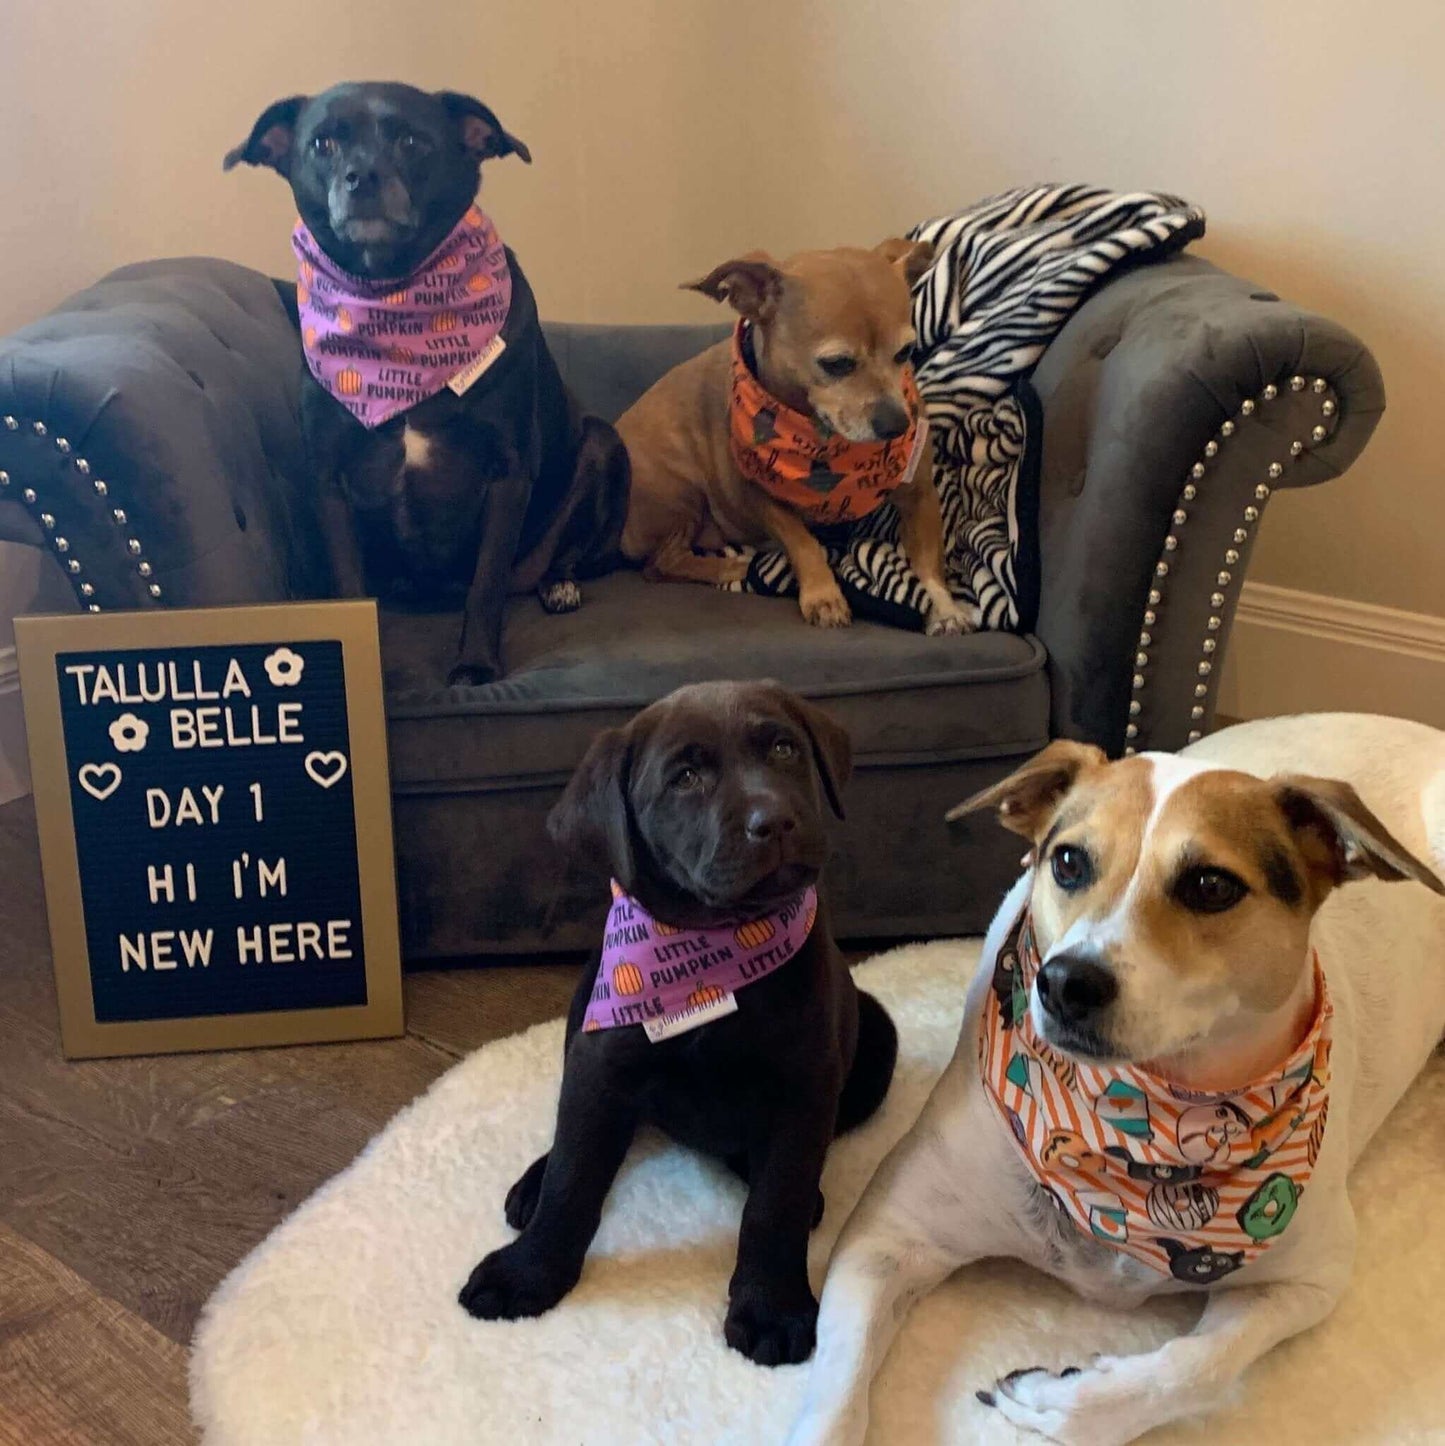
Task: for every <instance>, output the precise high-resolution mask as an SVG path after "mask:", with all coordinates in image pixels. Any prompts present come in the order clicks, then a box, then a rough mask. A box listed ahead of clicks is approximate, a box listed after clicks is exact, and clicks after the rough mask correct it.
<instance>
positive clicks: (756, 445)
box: [728, 321, 928, 526]
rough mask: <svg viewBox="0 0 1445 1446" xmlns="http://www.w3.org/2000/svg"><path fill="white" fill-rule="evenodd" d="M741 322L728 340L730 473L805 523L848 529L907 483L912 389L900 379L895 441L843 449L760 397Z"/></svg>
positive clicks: (804, 419)
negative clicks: (901, 417) (901, 425)
mask: <svg viewBox="0 0 1445 1446" xmlns="http://www.w3.org/2000/svg"><path fill="white" fill-rule="evenodd" d="M747 349H748V348H747V322H745V321H740V322H739V323H738V325H737V329H736V330H735V331H734V332H733V356H732V393H731V396H730V398H729V403H728V433H729V440H730V442H731V444H732V454H733V461H734V462H735V463H736V464H737V468H738V471H739V472H741V473H742V474H743V476H744V477H746V478H747V479H748V481H749V482H755V483H757V485H758V486H759V487H761V488H762V489H763V490H764V491H765V492H767V493H768V494H769V495H770V496H771V497H772V498H773V500H774V501H775V502H780V503H782V505H783V506H784V507H787V508H790V509H791V510H792V511H794V512H796V513H798V514H799V515H800V516H801V517H802V518H803V520H804V521H805V522H809V523H811V524H813V525H814V526H826V525H829V524H832V523H838V522H856V521H857V520H858V519H859V518H860V517H867V516H868V514H869V513H870V512H874V511H876V510H877V509H878V508H879V507H880V506H881V505H882V504H883V502H885V501H886V500H887V497H888V494H889V493H890V492H892V491H893V490H894V489H895V488H898V487H901V486H903V484H904V483H905V482H911V481H912V480H913V476H914V473H916V472H917V471H918V464H919V462H920V461H921V460H922V457H923V446H924V443H925V442H926V441H927V439H928V422H927V420H926V419H925V418H924V416H923V408H922V405H921V403H920V401H919V397H918V388H917V387H916V386H915V385H914V382H913V372H912V370H911V369H909V370H907V371H905V372H904V373H903V399H904V401H905V403H906V404H907V406H908V414H909V416H910V417H912V419H913V420H912V422H911V423H910V424H909V427H908V430H907V431H906V432H905V433H904V434H903V435H902V436H901V437H894V438H892V439H891V440H889V441H887V442H850V441H848V440H847V438H845V437H839V436H836V435H834V436H825V435H824V434H823V430H822V428H820V427H819V425H818V423H817V422H815V421H814V420H813V418H812V417H808V416H805V415H804V414H803V413H802V412H795V411H794V410H793V409H792V408H791V407H789V406H785V405H784V404H783V403H782V402H780V401H779V400H778V399H777V398H776V397H774V396H771V395H770V394H769V393H768V392H766V391H764V390H763V387H762V384H761V383H760V382H759V381H758V379H757V377H756V376H754V375H753V369H752V367H751V366H750V365H749V364H748V355H747Z"/></svg>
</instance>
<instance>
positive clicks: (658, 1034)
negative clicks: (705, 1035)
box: [642, 991, 738, 1044]
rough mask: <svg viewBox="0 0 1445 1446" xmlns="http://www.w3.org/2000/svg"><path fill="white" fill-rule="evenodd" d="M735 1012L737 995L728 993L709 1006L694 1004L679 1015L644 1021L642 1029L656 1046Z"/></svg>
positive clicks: (736, 1010) (736, 1009)
mask: <svg viewBox="0 0 1445 1446" xmlns="http://www.w3.org/2000/svg"><path fill="white" fill-rule="evenodd" d="M737 1012H738V998H737V995H736V994H733V993H732V992H731V991H729V992H728V993H726V994H724V995H723V997H722V998H721V999H714V1000H713V1001H712V1002H711V1003H709V1004H695V1005H693V1006H692V1007H691V1008H689V1009H684V1010H683V1011H682V1013H681V1014H669V1015H666V1016H665V1017H664V1018H662V1019H648V1020H645V1021H644V1022H643V1025H642V1028H643V1030H644V1032H645V1033H646V1035H647V1037H648V1039H650V1040H651V1041H652V1043H653V1044H656V1043H657V1042H658V1041H659V1040H661V1039H671V1038H672V1037H673V1035H675V1034H686V1033H687V1032H688V1031H689V1030H690V1029H700V1028H701V1027H702V1026H703V1025H704V1024H711V1023H712V1021H713V1020H714V1019H721V1018H722V1017H723V1015H725V1014H736V1013H737Z"/></svg>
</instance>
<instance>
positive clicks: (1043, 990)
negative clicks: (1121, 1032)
mask: <svg viewBox="0 0 1445 1446" xmlns="http://www.w3.org/2000/svg"><path fill="white" fill-rule="evenodd" d="M1038 989H1039V1003H1040V1004H1042V1005H1043V1006H1044V1012H1045V1013H1046V1014H1049V1015H1052V1016H1053V1018H1055V1019H1057V1020H1058V1021H1059V1023H1060V1024H1086V1023H1088V1022H1089V1021H1090V1020H1092V1019H1093V1018H1095V1017H1096V1016H1097V1015H1099V1014H1101V1013H1103V1011H1104V1010H1105V1009H1107V1008H1108V1007H1109V1005H1111V1004H1112V1003H1113V1002H1114V1000H1115V998H1116V997H1117V996H1118V993H1119V985H1118V983H1117V982H1116V981H1115V979H1114V976H1113V974H1112V973H1111V972H1110V971H1109V970H1107V969H1105V968H1104V966H1103V965H1102V964H1096V963H1095V962H1094V961H1093V960H1092V959H1080V958H1077V957H1075V956H1073V955H1070V954H1060V955H1058V956H1057V957H1056V958H1053V959H1050V960H1049V962H1048V963H1047V964H1045V965H1044V966H1043V968H1041V969H1040V970H1039V978H1038Z"/></svg>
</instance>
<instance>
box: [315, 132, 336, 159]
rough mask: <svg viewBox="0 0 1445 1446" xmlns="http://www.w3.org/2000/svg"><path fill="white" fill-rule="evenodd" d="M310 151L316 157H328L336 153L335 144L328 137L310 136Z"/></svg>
mask: <svg viewBox="0 0 1445 1446" xmlns="http://www.w3.org/2000/svg"><path fill="white" fill-rule="evenodd" d="M311 149H312V150H313V151H315V152H316V154H317V155H318V156H330V155H334V154H335V152H336V142H335V141H334V140H332V139H331V137H330V136H312V137H311Z"/></svg>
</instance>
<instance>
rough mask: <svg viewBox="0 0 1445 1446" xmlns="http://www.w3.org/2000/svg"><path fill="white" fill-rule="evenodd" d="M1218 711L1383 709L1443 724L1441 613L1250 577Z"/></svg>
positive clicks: (1249, 714)
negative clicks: (1368, 601) (1325, 592)
mask: <svg viewBox="0 0 1445 1446" xmlns="http://www.w3.org/2000/svg"><path fill="white" fill-rule="evenodd" d="M1219 711H1220V713H1222V714H1224V715H1225V716H1226V717H1231V718H1267V717H1270V716H1272V715H1274V714H1277V713H1313V712H1335V711H1343V712H1364V713H1389V714H1394V715H1395V716H1397V717H1401V718H1416V719H1418V720H1419V721H1420V722H1422V723H1430V724H1433V725H1434V726H1436V727H1442V728H1445V617H1432V616H1431V615H1430V614H1428V613H1411V612H1405V611H1403V610H1402V609H1399V608H1386V607H1378V606H1376V605H1375V604H1373V603H1362V602H1352V601H1350V600H1349V599H1348V598H1337V597H1327V596H1325V595H1324V594H1323V593H1314V592H1302V591H1299V590H1297V589H1295V588H1288V587H1275V586H1273V585H1272V584H1270V583H1262V582H1247V583H1245V585H1244V592H1243V594H1242V595H1241V597H1240V600H1239V609H1238V611H1237V613H1236V614H1235V619H1234V631H1233V632H1232V633H1231V635H1230V641H1229V657H1228V660H1227V661H1226V663H1225V668H1224V677H1223V679H1222V681H1221V683H1220V688H1219Z"/></svg>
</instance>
